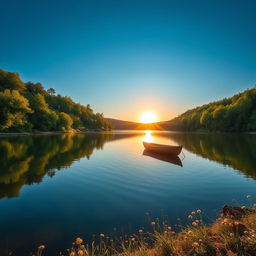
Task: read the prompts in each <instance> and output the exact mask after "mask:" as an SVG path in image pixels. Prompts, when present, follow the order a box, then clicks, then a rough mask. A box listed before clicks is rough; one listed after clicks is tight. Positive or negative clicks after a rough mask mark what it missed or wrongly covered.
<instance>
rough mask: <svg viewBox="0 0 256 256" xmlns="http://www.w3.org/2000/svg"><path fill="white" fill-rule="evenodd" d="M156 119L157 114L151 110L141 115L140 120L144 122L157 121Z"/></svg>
mask: <svg viewBox="0 0 256 256" xmlns="http://www.w3.org/2000/svg"><path fill="white" fill-rule="evenodd" d="M156 121H157V118H156V115H155V114H154V113H153V112H151V111H147V112H144V113H143V114H142V115H141V117H140V122H141V123H143V124H150V123H155V122H156Z"/></svg>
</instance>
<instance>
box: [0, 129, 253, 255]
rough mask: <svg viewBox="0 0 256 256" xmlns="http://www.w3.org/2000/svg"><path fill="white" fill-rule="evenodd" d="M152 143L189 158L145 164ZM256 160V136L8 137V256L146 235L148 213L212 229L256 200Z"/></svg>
mask: <svg viewBox="0 0 256 256" xmlns="http://www.w3.org/2000/svg"><path fill="white" fill-rule="evenodd" d="M143 140H146V141H154V142H160V143H167V144H181V145H183V146H184V150H183V152H184V155H185V158H184V159H183V154H181V156H180V159H177V158H176V159H173V158H169V159H166V158H163V157H161V156H159V155H152V154H151V155H148V153H147V152H144V154H143V151H144V148H143V145H142V141H143ZM181 160H182V161H181ZM255 160H256V136H255V135H235V134H232V135H226V134H225V135H221V134H219V135H209V134H208V135H207V134H201V135H199V134H197V135H195V134H182V133H168V132H158V133H151V134H150V133H149V132H147V133H146V134H145V132H128V131H127V132H119V133H116V134H86V135H85V134H76V135H72V134H62V135H50V136H25V137H8V138H7V137H2V138H0V162H1V166H0V199H1V200H0V230H1V240H0V248H1V249H0V255H6V254H7V253H8V252H9V251H10V250H11V249H13V250H14V251H15V252H16V253H15V255H19V256H20V255H28V253H29V252H30V251H31V250H33V249H34V248H35V247H36V246H38V245H40V244H45V245H46V246H47V250H46V252H47V255H55V253H57V252H58V251H60V250H63V249H65V248H68V247H69V246H70V244H71V242H72V241H73V240H74V238H75V237H77V236H81V237H84V238H86V240H89V239H91V237H92V236H93V234H96V235H98V234H99V233H105V234H116V233H118V234H120V233H122V232H124V233H132V232H135V231H136V230H138V229H139V228H141V227H146V225H147V221H146V218H145V213H146V212H149V213H150V215H151V216H152V217H159V216H161V215H162V214H163V213H164V214H166V215H168V216H169V219H170V223H171V224H174V223H177V218H181V219H183V221H186V216H187V214H188V213H189V212H190V211H192V210H194V209H198V208H200V209H202V210H203V211H204V212H205V213H206V214H207V216H209V221H210V220H211V218H214V217H215V216H216V213H217V212H218V211H219V210H220V208H221V206H222V205H224V204H233V203H234V202H233V200H236V201H238V202H239V203H241V204H245V203H246V202H247V199H246V198H245V197H246V195H247V194H252V195H255V196H256V181H255V179H256V167H255V166H256V164H255ZM181 165H182V166H181Z"/></svg>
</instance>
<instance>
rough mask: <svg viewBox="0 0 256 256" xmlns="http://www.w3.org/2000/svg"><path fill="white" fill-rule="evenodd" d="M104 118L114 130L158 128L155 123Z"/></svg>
mask: <svg viewBox="0 0 256 256" xmlns="http://www.w3.org/2000/svg"><path fill="white" fill-rule="evenodd" d="M105 120H107V121H108V122H109V123H111V124H112V127H113V129H114V130H159V128H157V125H156V124H141V123H136V122H131V121H124V120H118V119H114V118H107V117H105Z"/></svg>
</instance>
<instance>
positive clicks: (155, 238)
mask: <svg viewBox="0 0 256 256" xmlns="http://www.w3.org/2000/svg"><path fill="white" fill-rule="evenodd" d="M240 208H241V210H243V211H244V214H243V215H241V216H240V217H238V216H231V215H228V214H222V216H220V217H219V218H218V219H216V220H215V221H214V223H213V224H212V225H210V226H207V225H205V224H204V222H203V213H202V211H201V210H195V211H193V212H192V213H191V214H190V215H188V219H189V220H190V224H189V225H187V226H179V231H177V232H175V231H173V230H172V229H173V228H172V227H171V226H168V224H167V223H166V222H165V221H162V222H161V221H159V219H157V220H155V221H151V226H152V231H151V232H144V230H142V229H141V230H139V231H138V233H137V234H134V235H132V236H129V237H125V238H122V239H121V240H113V239H111V238H110V237H107V236H105V235H104V234H100V235H99V242H98V243H97V244H95V243H94V242H93V243H92V244H90V245H89V244H85V243H84V241H83V239H82V238H79V237H78V238H76V240H75V241H74V243H73V244H72V247H71V248H70V249H69V250H67V252H66V253H63V254H60V255H65V256H224V255H227V256H247V255H248V256H249V255H256V204H253V206H252V207H251V208H246V207H244V206H242V207H240ZM44 249H45V247H44V246H43V245H41V246H39V247H38V251H37V253H36V254H35V255H36V256H43V252H44Z"/></svg>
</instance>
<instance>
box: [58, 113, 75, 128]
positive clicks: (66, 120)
mask: <svg viewBox="0 0 256 256" xmlns="http://www.w3.org/2000/svg"><path fill="white" fill-rule="evenodd" d="M72 124H73V120H72V118H71V117H70V115H68V114H66V113H64V112H61V113H60V115H59V120H58V130H61V131H68V130H71V129H72Z"/></svg>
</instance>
